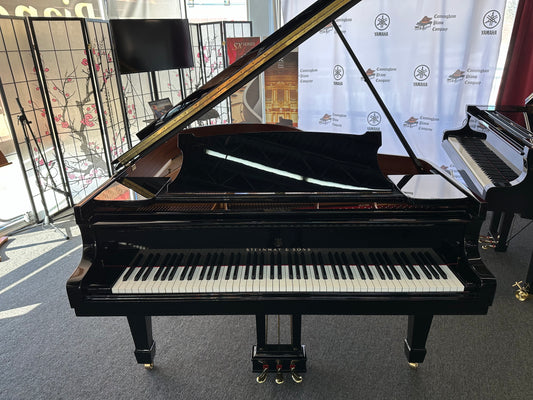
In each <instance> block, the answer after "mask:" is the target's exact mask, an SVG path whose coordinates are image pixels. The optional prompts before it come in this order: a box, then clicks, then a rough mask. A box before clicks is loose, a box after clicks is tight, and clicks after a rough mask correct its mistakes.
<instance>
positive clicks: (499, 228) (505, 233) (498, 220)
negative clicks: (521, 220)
mask: <svg viewBox="0 0 533 400" xmlns="http://www.w3.org/2000/svg"><path fill="white" fill-rule="evenodd" d="M502 216H503V219H502ZM513 219H514V213H510V212H502V211H494V212H493V214H492V218H491V220H490V226H489V233H490V234H491V235H492V237H493V238H494V239H496V247H494V250H495V251H500V252H504V251H505V250H507V238H508V237H509V231H510V230H511V225H512V223H513Z"/></svg>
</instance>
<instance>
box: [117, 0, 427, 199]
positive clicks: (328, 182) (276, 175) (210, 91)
mask: <svg viewBox="0 0 533 400" xmlns="http://www.w3.org/2000/svg"><path fill="white" fill-rule="evenodd" d="M359 2H360V0H319V1H316V2H315V3H313V4H312V5H311V6H310V7H309V8H307V9H306V10H305V11H303V12H302V13H300V14H299V15H298V16H296V17H295V18H294V19H292V20H291V21H289V22H288V23H287V24H286V25H284V26H283V27H282V28H280V29H279V30H278V31H276V32H275V33H274V34H272V35H271V36H269V37H268V38H267V39H265V40H264V41H262V42H261V43H259V44H258V45H257V46H256V47H254V48H253V49H252V50H250V51H249V52H248V53H246V54H245V55H244V56H243V57H241V58H240V59H238V60H237V61H236V62H235V63H233V64H232V65H230V66H229V67H228V68H226V69H225V70H224V71H222V72H221V73H219V74H218V75H216V76H215V77H214V78H213V79H211V80H210V81H209V82H208V83H206V84H205V85H203V86H202V87H200V88H199V89H198V90H197V91H196V92H194V93H192V94H191V95H190V96H188V97H187V98H185V99H184V100H183V101H182V102H180V103H179V104H178V105H176V106H175V107H174V108H172V109H171V110H169V111H168V112H167V113H166V114H165V115H164V116H162V117H161V118H160V119H158V120H156V121H154V122H153V123H152V124H150V125H148V126H147V127H146V128H145V129H143V130H142V131H141V132H139V134H138V136H139V137H140V138H141V139H142V140H141V142H140V143H138V144H137V145H136V146H135V147H134V148H132V149H131V150H129V151H127V152H125V153H124V154H122V155H121V156H119V157H118V158H117V159H116V160H115V161H114V162H113V163H114V164H115V168H116V170H117V172H119V173H120V172H124V171H127V170H128V169H130V168H131V167H133V168H135V163H136V162H137V161H138V160H140V159H141V158H143V157H144V156H145V155H147V154H148V153H150V152H152V151H153V150H154V149H156V148H157V147H159V146H161V145H162V144H164V143H168V142H169V140H170V139H171V138H173V137H175V136H177V135H178V133H179V139H178V143H179V147H180V148H181V150H182V152H183V158H184V161H183V168H182V170H181V171H180V174H179V176H178V178H177V179H176V181H175V182H174V183H173V184H171V185H170V186H169V191H170V192H180V193H183V192H185V193H203V194H207V193H209V192H213V193H233V194H250V193H284V194H297V193H322V194H324V195H325V194H326V193H329V195H327V196H331V194H332V192H333V193H337V194H341V193H342V192H345V193H350V192H352V193H353V192H367V193H370V192H388V193H393V192H395V191H397V189H396V188H395V185H394V184H393V183H392V182H391V181H390V180H388V179H387V178H385V177H384V176H383V175H382V174H381V172H380V169H379V166H378V162H377V150H378V148H379V146H380V145H381V133H380V132H367V133H366V134H365V135H346V134H335V133H328V134H327V135H331V136H328V137H327V138H326V134H322V133H318V132H299V131H297V132H295V131H294V130H293V128H287V129H286V130H281V129H278V132H275V131H274V132H267V133H265V132H261V133H260V134H255V133H254V130H253V127H252V128H250V130H249V131H248V133H246V135H231V134H228V135H225V134H222V135H221V134H217V138H202V137H200V138H196V137H195V135H191V134H187V131H186V130H185V131H184V128H187V127H190V124H191V123H193V122H194V121H197V120H199V119H200V118H202V115H204V114H206V113H209V112H210V110H212V109H213V107H214V106H216V105H217V104H219V103H220V102H221V101H222V100H223V99H226V98H228V97H229V96H230V95H231V94H232V93H234V92H236V91H237V90H238V89H240V88H241V87H242V86H243V85H245V84H246V83H248V82H249V81H251V80H252V79H253V78H254V77H256V76H258V75H259V74H260V73H261V72H263V71H264V70H265V69H267V68H268V67H269V66H271V65H273V64H274V63H275V62H277V61H278V60H279V59H281V58H282V57H283V56H285V55H286V54H288V53H289V52H290V51H292V50H293V49H295V48H296V47H297V46H298V45H299V44H301V43H302V42H303V41H305V40H306V39H308V38H309V37H310V36H312V35H313V34H315V33H316V32H318V31H320V30H321V29H322V28H324V27H325V26H327V25H328V24H332V25H333V26H334V28H335V29H336V30H337V34H338V36H339V38H340V40H342V41H343V43H344V45H345V47H346V49H347V51H348V52H349V53H350V56H351V57H352V59H353V60H354V63H355V66H356V67H357V68H358V69H359V72H360V73H361V76H362V79H364V80H365V81H366V83H367V85H368V86H369V88H370V90H371V91H372V93H373V94H374V96H375V98H376V100H377V101H378V103H379V104H380V106H381V108H382V110H383V111H384V113H385V115H386V116H387V118H388V119H389V122H390V123H391V125H392V127H393V129H394V130H395V131H396V134H397V136H398V138H399V139H400V141H401V142H402V144H403V145H404V147H405V149H406V151H407V153H408V154H409V156H410V157H411V159H412V162H413V164H414V166H416V167H417V168H418V170H419V171H422V167H421V164H420V161H419V160H418V159H417V158H416V156H415V155H414V153H413V151H412V149H411V148H410V147H409V144H408V143H407V142H406V140H405V138H404V137H403V134H402V133H401V131H400V129H399V128H398V126H397V125H396V123H395V122H394V120H393V118H392V116H391V115H390V113H389V111H388V110H387V108H386V106H385V105H384V104H383V102H382V100H381V98H380V97H379V94H378V93H377V91H376V90H375V88H374V87H373V85H372V83H371V82H370V81H369V79H368V77H367V76H366V73H364V70H363V69H362V66H361V65H360V63H359V61H358V60H357V58H356V57H355V54H353V51H352V50H351V48H350V46H349V44H348V43H347V42H346V40H345V38H344V37H343V34H342V33H341V32H340V30H339V29H338V26H337V25H336V23H335V18H337V17H339V16H341V15H342V14H343V13H344V12H346V11H347V10H348V9H349V8H351V7H353V6H354V5H356V4H357V3H359ZM244 125H246V124H244ZM245 129H246V128H245ZM227 131H228V130H227V129H226V132H227ZM303 135H305V139H302V137H303ZM252 137H254V138H255V139H256V142H258V143H260V142H262V143H263V144H264V146H263V147H261V149H260V150H261V151H260V152H263V153H265V151H264V150H265V149H266V148H269V147H273V148H276V147H277V150H278V152H277V154H275V155H274V157H268V156H264V155H261V154H259V153H260V152H254V151H250V148H248V149H247V151H246V152H245V153H238V154H229V153H228V152H226V150H227V146H226V144H228V143H229V142H231V145H230V146H229V147H231V148H232V149H235V148H240V149H242V148H243V147H246V143H245V142H246V141H247V140H248V139H249V138H252ZM287 139H288V140H289V141H290V142H292V143H291V145H290V146H289V147H288V146H287V145H286V144H287V143H286V140H287ZM293 139H295V140H293ZM328 141H332V142H334V143H337V145H336V146H337V149H336V150H334V151H332V152H329V153H328V152H324V151H323V150H324V149H325V147H326V143H327V142H328ZM193 142H194V143H193ZM222 143H224V144H222ZM295 143H296V144H297V145H295ZM313 143H314V144H315V145H314V148H313V149H311V150H310V149H308V148H305V146H306V145H307V144H311V146H312V147H313ZM359 145H361V146H362V147H361V148H358V146H359ZM184 146H185V148H184ZM213 146H215V147H217V148H219V150H214V149H213V148H212V147H213ZM198 147H202V150H201V151H198ZM248 147H250V146H248ZM282 150H285V151H284V152H283V151H282ZM348 152H349V154H347V153H348ZM341 153H342V154H341ZM193 154H194V156H193ZM207 156H208V157H207ZM258 157H259V158H258ZM328 157H329V159H328ZM217 158H218V160H216V159H217ZM193 159H194V160H193ZM202 159H203V160H204V161H207V163H203V162H200V160H202ZM271 160H274V162H272V161H271ZM280 160H288V161H287V162H285V163H283V162H280ZM328 161H329V163H330V165H329V166H328ZM237 164H240V165H238V167H239V172H238V173H237V174H238V175H239V176H238V177H237V178H235V177H234V176H231V175H222V174H221V173H222V170H225V171H230V172H231V171H235V170H236V168H235V166H236V165H237ZM273 164H274V165H273ZM276 165H279V166H280V167H277V166H276ZM303 165H305V166H306V168H303V169H301V167H302V166H303ZM208 168H211V170H209V169H208ZM250 169H253V170H254V173H253V178H254V179H255V178H259V179H255V180H254V181H253V182H251V180H250V176H251V175H252V174H248V176H246V174H247V171H250ZM295 169H296V170H297V171H295ZM190 171H192V172H194V174H189V172H190ZM316 171H320V172H319V173H318V174H319V175H320V177H317V176H316V175H317V173H316ZM323 171H326V173H323ZM309 172H311V173H309ZM198 173H200V174H202V173H203V176H201V177H200V179H199V178H198ZM215 173H220V174H219V177H218V178H210V179H209V180H206V179H205V178H206V177H212V176H214V175H216V174H215ZM119 175H122V176H121V177H119V181H120V182H121V183H122V184H126V186H127V187H129V188H130V189H134V190H135V187H138V186H135V185H133V186H132V185H130V184H129V183H131V182H130V181H127V182H124V177H125V176H126V174H119ZM228 176H229V177H230V178H229V179H228ZM191 177H193V179H189V178H191ZM230 180H231V182H230V183H229V184H228V185H218V183H219V182H221V181H222V182H225V183H226V182H229V181H230ZM208 181H209V182H208ZM199 182H200V183H201V184H198V183H199ZM138 183H139V182H135V184H138ZM158 183H159V184H161V186H160V187H159V190H153V189H150V190H143V192H142V193H140V194H142V196H143V197H144V198H152V197H154V196H155V195H157V193H159V192H162V191H163V190H164V189H165V186H166V183H165V182H163V183H161V182H158ZM137 193H139V192H138V191H137ZM146 193H148V196H146ZM150 194H151V195H150Z"/></svg>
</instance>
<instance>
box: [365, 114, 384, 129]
mask: <svg viewBox="0 0 533 400" xmlns="http://www.w3.org/2000/svg"><path fill="white" fill-rule="evenodd" d="M366 122H368V124H369V125H371V126H376V125H379V124H380V122H381V115H380V113H378V112H377V111H372V112H371V113H370V114H368V115H367V117H366Z"/></svg>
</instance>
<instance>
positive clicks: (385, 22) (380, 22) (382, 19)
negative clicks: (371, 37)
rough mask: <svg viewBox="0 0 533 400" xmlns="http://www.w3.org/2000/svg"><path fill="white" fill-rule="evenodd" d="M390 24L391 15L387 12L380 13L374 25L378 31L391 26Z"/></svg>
mask: <svg viewBox="0 0 533 400" xmlns="http://www.w3.org/2000/svg"><path fill="white" fill-rule="evenodd" d="M389 25H390V17H389V16H388V15H387V14H385V13H381V14H378V16H377V17H376V19H375V20H374V26H375V27H376V29H377V30H378V31H384V30H385V29H387V28H388V27H389Z"/></svg>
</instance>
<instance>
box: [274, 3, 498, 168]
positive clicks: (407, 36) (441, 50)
mask: <svg viewBox="0 0 533 400" xmlns="http://www.w3.org/2000/svg"><path fill="white" fill-rule="evenodd" d="M311 3H312V1H310V0H284V3H283V4H284V7H283V13H284V19H285V21H288V20H289V19H290V18H292V17H293V16H294V15H296V14H297V13H298V12H299V11H301V10H302V9H304V8H305V7H307V6H308V5H309V4H311ZM399 3H400V2H398V1H393V0H373V1H372V0H363V1H362V2H361V3H360V4H358V5H356V6H354V7H353V8H352V9H351V10H349V11H348V12H347V13H346V14H344V15H343V16H342V17H340V18H338V19H337V20H336V22H337V24H338V25H339V27H340V29H341V31H342V32H343V34H344V35H345V36H346V38H347V39H348V41H349V43H350V45H351V47H352V49H353V50H354V52H355V54H356V56H357V57H358V59H359V61H360V62H361V64H362V65H363V68H364V70H365V71H366V74H367V76H368V77H369V78H370V80H371V82H372V83H373V85H374V86H375V88H376V89H377V91H378V93H379V94H380V96H381V98H382V99H383V101H384V103H385V105H386V106H387V108H388V109H389V111H390V112H391V114H392V116H393V118H394V120H395V122H396V124H397V125H398V126H399V127H400V129H401V131H402V132H403V134H404V136H405V137H406V138H407V140H408V142H409V144H410V145H411V147H412V148H413V150H414V151H415V153H416V154H417V156H419V157H421V158H423V159H427V160H430V161H432V162H433V163H435V164H436V165H438V166H442V167H443V168H448V167H449V166H450V164H451V163H450V161H449V159H448V157H447V156H446V154H445V153H444V151H443V150H442V147H441V141H442V134H443V131H444V130H448V129H457V128H459V127H461V126H462V124H463V122H464V120H465V116H466V114H465V109H466V105H467V104H479V105H485V104H487V103H488V100H489V96H490V92H491V88H492V81H493V78H494V73H495V70H496V64H497V59H498V52H499V47H500V41H501V32H502V22H503V21H502V19H503V15H504V10H505V0H469V1H465V0H441V1H435V0H404V1H402V2H401V6H399ZM298 62H299V66H298V68H299V87H298V107H299V116H298V117H299V119H298V127H299V128H301V129H303V130H316V131H330V132H346V133H364V132H365V131H367V130H380V131H382V135H383V145H382V147H381V149H380V153H390V154H405V151H403V146H402V145H401V144H400V142H399V141H398V140H397V139H396V135H395V133H394V131H393V130H392V127H391V126H390V124H389V123H388V121H387V120H386V117H385V115H384V113H383V111H382V110H381V108H380V107H379V105H378V103H377V102H376V101H375V98H374V96H373V95H372V93H371V92H370V91H369V89H368V86H367V85H366V83H365V82H364V80H363V79H362V77H361V75H360V74H359V72H358V70H357V68H356V66H355V64H354V62H353V61H352V60H351V58H350V56H349V54H348V52H347V51H346V50H345V48H344V46H343V45H342V43H341V41H340V39H339V37H338V35H337V33H336V32H335V30H334V29H333V27H332V26H328V27H326V28H325V29H323V30H322V31H321V32H320V33H318V34H316V35H315V36H314V37H312V38H311V39H310V40H307V41H306V42H305V43H304V44H303V45H301V46H300V48H299V57H298Z"/></svg>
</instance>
